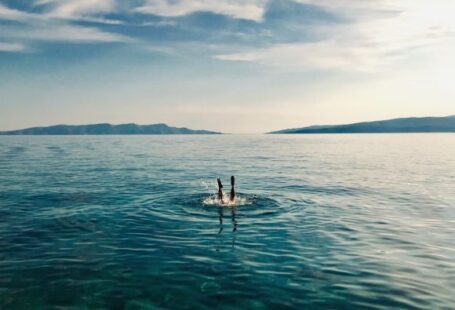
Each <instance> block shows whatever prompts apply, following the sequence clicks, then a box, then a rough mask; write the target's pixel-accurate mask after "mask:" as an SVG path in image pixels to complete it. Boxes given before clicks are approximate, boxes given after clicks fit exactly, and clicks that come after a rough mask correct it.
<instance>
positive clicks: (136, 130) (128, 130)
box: [0, 123, 220, 135]
mask: <svg viewBox="0 0 455 310" xmlns="http://www.w3.org/2000/svg"><path fill="white" fill-rule="evenodd" d="M173 134H181V135H191V134H199V135H201V134H203V135H205V134H220V133H219V132H214V131H208V130H192V129H188V128H176V127H170V126H168V125H166V124H153V125H137V124H122V125H111V124H107V123H106V124H94V125H55V126H49V127H33V128H27V129H20V130H12V131H0V135H173Z"/></svg>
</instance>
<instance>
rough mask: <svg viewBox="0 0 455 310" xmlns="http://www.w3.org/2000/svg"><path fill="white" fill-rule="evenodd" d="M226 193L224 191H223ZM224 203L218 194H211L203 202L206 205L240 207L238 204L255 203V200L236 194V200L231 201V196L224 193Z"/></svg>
mask: <svg viewBox="0 0 455 310" xmlns="http://www.w3.org/2000/svg"><path fill="white" fill-rule="evenodd" d="M223 194H224V193H223ZM224 197H225V198H224V203H221V201H220V200H219V199H218V196H217V195H210V196H209V197H206V198H205V199H204V200H203V201H202V203H203V204H204V205H205V206H219V207H238V206H245V205H251V204H253V200H252V199H249V198H248V197H245V196H241V195H236V197H235V200H234V201H231V199H230V196H229V195H227V194H224Z"/></svg>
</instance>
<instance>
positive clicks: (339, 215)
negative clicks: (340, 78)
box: [0, 134, 455, 309]
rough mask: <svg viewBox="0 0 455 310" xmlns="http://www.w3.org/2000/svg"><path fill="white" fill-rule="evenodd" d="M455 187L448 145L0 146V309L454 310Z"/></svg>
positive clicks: (163, 140) (73, 140) (266, 141)
mask: <svg viewBox="0 0 455 310" xmlns="http://www.w3.org/2000/svg"><path fill="white" fill-rule="evenodd" d="M226 150H229V154H228V156H227V154H226ZM220 159H222V160H220ZM220 171H221V172H223V173H221V175H220ZM453 171H455V139H454V136H453V135H451V134H447V135H446V134H431V135H425V134H422V135H412V134H411V135H409V134H408V135H406V134H404V135H399V134H398V135H323V136H235V135H226V136H213V137H210V136H172V137H168V136H166V137H165V136H144V137H115V136H112V137H104V136H103V137H26V136H24V137H0V309H190V308H192V309H214V308H225V309H237V308H244V309H306V308H311V309H353V308H367V309H452V308H455V297H454V296H453V287H455V280H454V279H455V241H454V240H455V239H454V238H453V236H454V234H455V225H454V223H455V209H454V206H455V196H454V195H453V188H454V176H453ZM231 175H235V176H236V177H237V183H238V192H239V194H238V198H237V201H236V204H235V205H220V204H219V201H218V200H217V198H216V192H217V188H216V178H218V177H220V178H222V179H224V180H226V179H228V178H229V176H231Z"/></svg>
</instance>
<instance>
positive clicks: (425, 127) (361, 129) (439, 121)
mask: <svg viewBox="0 0 455 310" xmlns="http://www.w3.org/2000/svg"><path fill="white" fill-rule="evenodd" d="M413 132H414V133H416V132H455V116H447V117H420V118H418V117H410V118H397V119H391V120H382V121H375V122H361V123H353V124H346V125H317V126H310V127H302V128H293V129H284V130H279V131H273V132H270V133H271V134H321V133H413Z"/></svg>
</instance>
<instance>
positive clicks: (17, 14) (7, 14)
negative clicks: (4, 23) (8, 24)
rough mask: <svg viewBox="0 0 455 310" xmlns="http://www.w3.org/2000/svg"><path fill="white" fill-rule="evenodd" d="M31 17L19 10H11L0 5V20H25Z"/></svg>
mask: <svg viewBox="0 0 455 310" xmlns="http://www.w3.org/2000/svg"><path fill="white" fill-rule="evenodd" d="M29 16H30V15H29V14H27V13H25V12H21V11H19V10H14V9H10V8H8V7H6V6H4V5H3V4H1V3H0V20H16V21H17V20H23V19H26V18H27V17H29Z"/></svg>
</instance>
